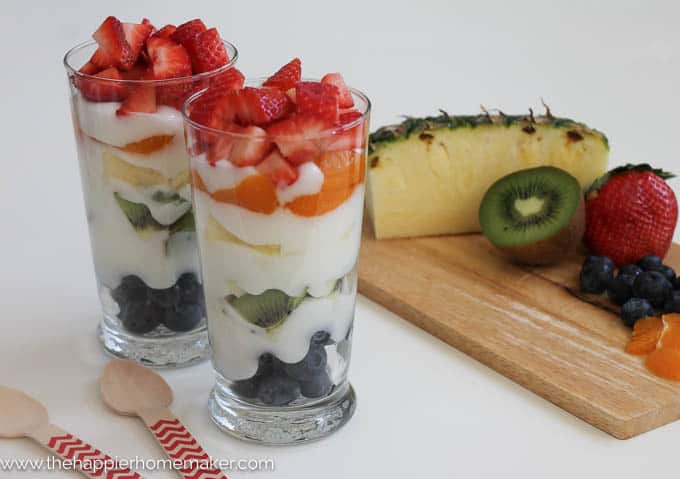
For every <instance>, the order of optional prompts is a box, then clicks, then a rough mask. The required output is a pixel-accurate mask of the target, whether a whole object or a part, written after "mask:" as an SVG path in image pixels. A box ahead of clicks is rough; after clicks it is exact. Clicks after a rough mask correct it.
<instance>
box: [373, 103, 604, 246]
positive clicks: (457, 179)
mask: <svg viewBox="0 0 680 479" xmlns="http://www.w3.org/2000/svg"><path fill="white" fill-rule="evenodd" d="M436 118H438V119H439V120H441V121H439V123H436V122H433V121H432V119H422V120H417V119H409V120H407V122H410V123H408V124H406V125H405V123H406V122H405V123H402V125H399V126H396V127H386V128H381V129H380V130H378V131H377V132H375V133H374V134H373V135H371V153H370V155H369V158H368V162H369V170H368V175H367V185H368V186H367V193H366V194H367V211H368V215H369V217H370V218H371V220H372V223H373V229H374V232H375V234H376V237H377V238H379V239H381V238H396V237H411V236H427V235H438V234H458V233H472V232H478V231H480V227H479V218H478V213H479V206H480V203H481V200H482V197H483V196H484V193H485V192H486V191H487V190H488V188H489V187H490V186H491V185H492V184H493V183H494V182H495V181H496V180H498V179H500V178H502V177H503V176H505V175H507V174H510V173H512V172H514V171H517V170H521V169H526V168H533V167H536V166H544V165H550V166H556V167H559V168H562V169H564V170H566V171H568V172H569V173H571V174H572V175H574V176H575V177H576V178H577V179H578V180H579V182H580V184H581V185H582V186H584V187H585V186H587V185H589V184H591V183H592V182H593V181H595V180H596V179H597V178H598V177H600V176H601V175H602V174H604V173H605V171H606V169H607V163H608V158H609V145H608V142H607V140H606V137H605V136H604V135H603V134H602V133H600V132H598V131H596V130H593V129H590V128H588V127H586V126H585V125H583V124H580V123H577V122H574V121H572V120H566V119H558V118H552V117H537V118H533V119H529V118H528V117H521V118H522V119H520V117H507V116H505V117H486V116H483V118H492V121H491V122H489V121H488V120H486V122H481V121H476V122H473V121H472V120H471V118H475V119H479V118H480V117H449V116H448V115H447V118H449V120H450V121H449V122H448V123H446V125H445V126H444V125H443V124H442V121H443V120H442V119H441V117H436ZM461 119H462V120H461ZM452 124H453V125H455V126H451V125H452ZM376 135H377V138H376Z"/></svg>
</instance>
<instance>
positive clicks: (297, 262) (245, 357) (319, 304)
mask: <svg viewBox="0 0 680 479" xmlns="http://www.w3.org/2000/svg"><path fill="white" fill-rule="evenodd" d="M260 83H261V80H252V81H248V82H247V84H249V85H251V86H257V85H259V84H260ZM208 91H209V90H208ZM351 93H352V96H353V99H354V103H355V107H356V109H357V110H358V112H357V113H354V115H355V119H354V120H353V121H352V122H351V123H347V124H345V125H343V126H341V127H334V128H331V129H328V130H324V131H312V130H311V129H310V130H309V131H305V132H304V134H303V136H304V138H301V137H298V138H291V137H287V136H274V135H271V134H266V135H264V136H262V135H261V133H262V130H260V134H259V135H255V134H252V135H251V134H247V133H243V132H241V133H235V132H233V131H232V132H230V131H223V130H215V129H211V128H208V127H206V126H205V125H204V124H201V123H199V120H198V118H199V115H201V113H200V112H201V111H204V110H203V108H202V107H201V106H200V104H201V97H202V96H203V95H204V94H205V92H202V93H198V94H196V95H194V96H193V97H191V98H190V99H189V100H188V101H187V103H186V104H185V105H184V118H185V129H186V137H187V146H188V147H189V152H190V155H191V170H192V181H193V198H194V209H195V213H196V232H197V236H198V242H199V251H200V257H201V266H202V276H203V279H204V290H205V297H206V306H207V315H208V330H209V338H210V344H211V348H212V361H213V365H214V368H215V370H216V372H217V383H216V385H215V387H214V389H213V391H212V393H211V395H210V401H209V408H210V413H211V416H212V419H213V421H214V422H215V423H216V424H217V425H218V426H219V427H220V428H221V429H223V430H225V431H226V432H228V433H231V434H232V435H234V436H236V437H239V438H241V439H246V440H251V441H256V442H260V443H267V444H292V443H300V442H305V441H309V440H314V439H319V438H321V437H324V436H326V435H328V434H330V433H331V432H333V431H335V430H337V429H338V428H340V427H341V426H342V425H343V424H345V423H346V422H347V421H348V420H349V419H350V418H351V416H352V414H353V413H354V409H355V405H356V399H355V394H354V390H353V389H352V387H351V385H350V384H349V382H348V380H347V370H348V367H349V362H350V352H351V345H352V325H353V321H354V309H355V300H356V292H357V270H356V263H357V258H358V253H359V245H360V242H361V227H362V216H363V205H364V179H365V173H366V144H367V136H368V122H369V111H370V102H369V100H368V98H367V97H366V96H365V95H364V94H362V93H360V92H359V91H356V90H351ZM300 142H302V143H300ZM291 145H294V146H295V148H298V147H303V146H304V148H305V149H306V151H313V152H315V153H314V155H316V156H315V159H314V160H313V161H307V162H304V163H300V164H297V165H295V164H293V165H292V167H293V168H294V169H295V170H296V171H297V173H296V179H295V180H294V181H293V182H292V183H291V184H287V182H285V181H284V182H282V181H280V180H277V181H275V180H274V179H273V178H277V177H278V174H277V175H274V176H271V175H270V176H268V174H269V173H270V172H271V168H270V167H269V166H266V167H265V166H264V165H269V160H270V157H271V156H276V155H278V154H279V153H280V152H283V151H284V149H286V148H287V147H291ZM288 149H290V148H288ZM256 150H261V151H265V152H267V151H269V152H270V153H265V160H264V161H262V162H261V163H259V164H257V165H255V166H253V165H251V166H235V165H236V164H238V163H239V162H238V159H237V156H239V155H242V153H243V152H244V151H256ZM282 156H283V154H281V156H279V157H278V158H279V161H284V162H285V163H286V164H289V165H290V164H291V163H290V162H286V161H285V160H282V159H281V158H282ZM277 171H278V170H277ZM290 181H291V180H289V182H290Z"/></svg>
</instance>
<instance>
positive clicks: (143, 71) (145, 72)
mask: <svg viewBox="0 0 680 479" xmlns="http://www.w3.org/2000/svg"><path fill="white" fill-rule="evenodd" d="M120 75H121V76H122V77H123V80H153V79H154V78H153V72H152V71H151V69H150V68H149V67H148V66H147V65H145V64H144V63H142V62H137V63H136V64H135V66H133V67H132V68H130V69H129V70H127V71H125V70H124V71H122V72H120Z"/></svg>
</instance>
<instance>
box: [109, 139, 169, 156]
mask: <svg viewBox="0 0 680 479" xmlns="http://www.w3.org/2000/svg"><path fill="white" fill-rule="evenodd" d="M174 138H175V135H156V136H150V137H148V138H144V139H143V140H139V141H135V142H132V143H128V144H127V145H125V146H121V147H120V149H121V150H123V151H127V152H128V153H139V154H141V155H149V154H151V153H155V152H156V151H158V150H161V149H162V148H164V147H165V146H166V145H167V144H169V143H170V142H171V141H172V140H173V139H174Z"/></svg>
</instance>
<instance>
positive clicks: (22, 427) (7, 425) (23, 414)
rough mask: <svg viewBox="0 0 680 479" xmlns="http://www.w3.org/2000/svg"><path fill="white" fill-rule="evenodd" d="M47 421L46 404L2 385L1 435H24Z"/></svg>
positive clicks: (0, 400)
mask: <svg viewBox="0 0 680 479" xmlns="http://www.w3.org/2000/svg"><path fill="white" fill-rule="evenodd" d="M47 423H48V417H47V409H45V406H43V405H42V404H40V403H39V402H38V401H36V400H35V399H33V398H32V397H30V396H28V395H26V394H24V393H22V392H21V391H18V390H16V389H12V388H8V387H6V386H0V437H2V438H5V439H13V438H18V437H24V436H26V434H27V433H29V432H30V431H32V430H34V429H36V428H38V427H39V426H42V425H44V424H47Z"/></svg>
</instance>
